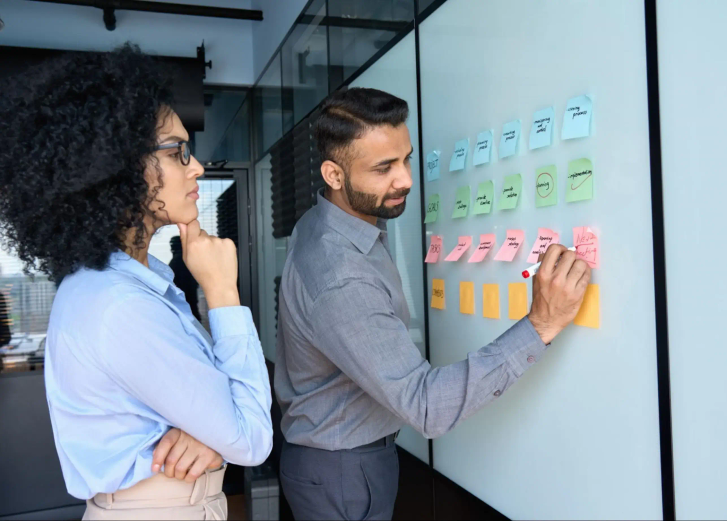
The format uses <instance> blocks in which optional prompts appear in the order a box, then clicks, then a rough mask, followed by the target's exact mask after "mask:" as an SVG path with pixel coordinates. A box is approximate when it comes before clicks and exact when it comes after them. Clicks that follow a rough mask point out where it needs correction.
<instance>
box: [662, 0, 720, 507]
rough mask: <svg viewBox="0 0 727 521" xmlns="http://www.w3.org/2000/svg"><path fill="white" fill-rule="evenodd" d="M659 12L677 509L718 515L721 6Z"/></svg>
mask: <svg viewBox="0 0 727 521" xmlns="http://www.w3.org/2000/svg"><path fill="white" fill-rule="evenodd" d="M657 9H658V12H657V23H658V26H657V31H658V45H659V91H660V92H659V94H660V103H661V106H660V113H661V143H662V159H663V169H662V174H663V180H664V213H665V222H664V225H665V229H666V268H667V291H668V301H669V306H668V313H669V355H670V364H671V371H670V377H671V403H672V429H673V435H674V443H673V447H674V474H675V493H676V514H677V519H725V517H727V494H725V490H727V470H726V469H725V467H726V466H727V444H725V440H726V439H727V378H725V372H724V368H725V367H727V348H726V346H727V341H726V340H725V333H724V321H725V315H724V311H725V295H727V278H725V277H724V275H722V274H720V273H716V272H715V268H716V267H717V266H719V264H720V261H721V260H723V259H724V258H725V256H727V247H726V246H725V241H724V238H723V237H722V236H721V235H720V234H719V232H721V231H722V227H723V226H724V223H725V201H724V194H725V193H727V176H725V168H724V167H725V162H724V161H725V160H724V157H725V155H724V148H725V147H724V143H725V130H724V121H725V120H727V98H725V86H726V85H727V55H725V52H724V50H725V48H727V31H725V28H724V23H725V20H727V2H724V1H723V0H699V1H691V2H685V1H683V0H659V1H658V2H657Z"/></svg>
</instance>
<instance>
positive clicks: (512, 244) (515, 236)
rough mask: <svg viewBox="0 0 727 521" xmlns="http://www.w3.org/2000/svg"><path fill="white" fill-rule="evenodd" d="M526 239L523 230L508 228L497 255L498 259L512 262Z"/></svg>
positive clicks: (496, 258)
mask: <svg viewBox="0 0 727 521" xmlns="http://www.w3.org/2000/svg"><path fill="white" fill-rule="evenodd" d="M524 240H525V232H523V231H522V230H508V231H507V237H506V238H505V242H504V243H503V244H502V246H501V247H500V251H498V252H497V255H496V256H495V260H496V261H505V262H512V260H513V259H514V258H515V254H516V253H517V251H518V250H519V249H520V246H522V244H523V241H524Z"/></svg>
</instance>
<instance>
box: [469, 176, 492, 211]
mask: <svg viewBox="0 0 727 521" xmlns="http://www.w3.org/2000/svg"><path fill="white" fill-rule="evenodd" d="M494 198H495V184H494V183H493V182H492V181H483V182H482V183H480V184H479V186H478V187H477V196H476V197H475V206H474V209H473V211H472V213H474V214H475V215H481V214H485V213H490V211H491V210H492V201H493V199H494Z"/></svg>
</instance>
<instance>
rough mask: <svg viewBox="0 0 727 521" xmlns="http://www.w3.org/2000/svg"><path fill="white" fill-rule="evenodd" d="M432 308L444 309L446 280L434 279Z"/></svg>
mask: <svg viewBox="0 0 727 521" xmlns="http://www.w3.org/2000/svg"><path fill="white" fill-rule="evenodd" d="M432 307H433V308H434V309H444V279H432Z"/></svg>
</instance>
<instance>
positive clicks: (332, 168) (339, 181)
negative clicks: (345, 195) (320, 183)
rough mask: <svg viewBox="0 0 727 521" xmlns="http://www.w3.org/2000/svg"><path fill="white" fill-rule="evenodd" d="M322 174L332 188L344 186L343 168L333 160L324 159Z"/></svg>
mask: <svg viewBox="0 0 727 521" xmlns="http://www.w3.org/2000/svg"><path fill="white" fill-rule="evenodd" d="M321 176H323V180H324V181H325V182H326V184H327V185H328V186H329V187H330V188H331V190H341V189H342V188H343V169H342V168H341V167H340V166H338V165H337V164H336V163H334V162H333V161H330V160H327V161H324V162H323V164H322V165H321Z"/></svg>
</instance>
